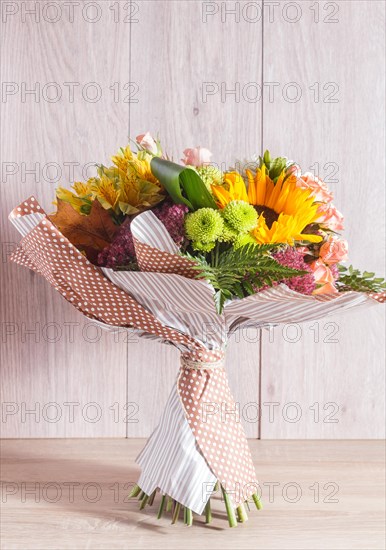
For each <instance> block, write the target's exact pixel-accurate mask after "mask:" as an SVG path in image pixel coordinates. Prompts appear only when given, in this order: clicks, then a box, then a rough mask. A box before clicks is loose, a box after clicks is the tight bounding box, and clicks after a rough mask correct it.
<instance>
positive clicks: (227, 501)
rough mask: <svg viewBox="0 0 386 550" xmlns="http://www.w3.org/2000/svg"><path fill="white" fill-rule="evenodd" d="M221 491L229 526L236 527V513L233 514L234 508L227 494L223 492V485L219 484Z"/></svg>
mask: <svg viewBox="0 0 386 550" xmlns="http://www.w3.org/2000/svg"><path fill="white" fill-rule="evenodd" d="M221 491H222V495H223V497H224V502H225V508H226V511H227V516H228V523H229V527H237V520H236V515H235V511H234V508H233V506H232V503H231V500H230V498H229V496H228V494H227V493H226V492H225V490H224V487H223V486H222V485H221Z"/></svg>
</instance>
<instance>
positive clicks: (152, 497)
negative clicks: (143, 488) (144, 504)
mask: <svg viewBox="0 0 386 550" xmlns="http://www.w3.org/2000/svg"><path fill="white" fill-rule="evenodd" d="M156 492H157V489H154V491H153V492H152V494H151V495H150V496H149V501H148V505H149V506H151V505H152V504H153V502H154V498H155V495H156Z"/></svg>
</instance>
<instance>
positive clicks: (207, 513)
mask: <svg viewBox="0 0 386 550" xmlns="http://www.w3.org/2000/svg"><path fill="white" fill-rule="evenodd" d="M211 521H212V510H211V507H210V499H209V500H208V502H207V503H206V506H205V523H210V522H211Z"/></svg>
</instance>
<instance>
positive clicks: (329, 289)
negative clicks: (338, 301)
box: [312, 283, 338, 294]
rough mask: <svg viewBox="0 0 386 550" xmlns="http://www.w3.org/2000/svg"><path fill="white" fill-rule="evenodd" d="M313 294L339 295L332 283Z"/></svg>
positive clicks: (319, 288) (317, 289)
mask: <svg viewBox="0 0 386 550" xmlns="http://www.w3.org/2000/svg"><path fill="white" fill-rule="evenodd" d="M312 294H338V290H337V289H336V288H335V287H334V285H333V284H331V283H326V284H325V285H323V286H320V287H318V288H316V289H315V290H314V292H313V293H312Z"/></svg>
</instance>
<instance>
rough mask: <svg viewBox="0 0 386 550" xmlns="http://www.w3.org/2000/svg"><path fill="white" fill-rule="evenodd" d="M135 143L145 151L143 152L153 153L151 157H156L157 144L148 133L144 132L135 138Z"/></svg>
mask: <svg viewBox="0 0 386 550" xmlns="http://www.w3.org/2000/svg"><path fill="white" fill-rule="evenodd" d="M135 141H136V142H137V143H138V145H140V146H141V147H142V148H143V149H145V151H148V152H149V153H153V155H156V154H157V153H158V146H157V143H156V141H155V139H154V138H153V136H152V135H151V134H150V133H149V132H146V134H140V135H139V136H137V137H136V138H135Z"/></svg>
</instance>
